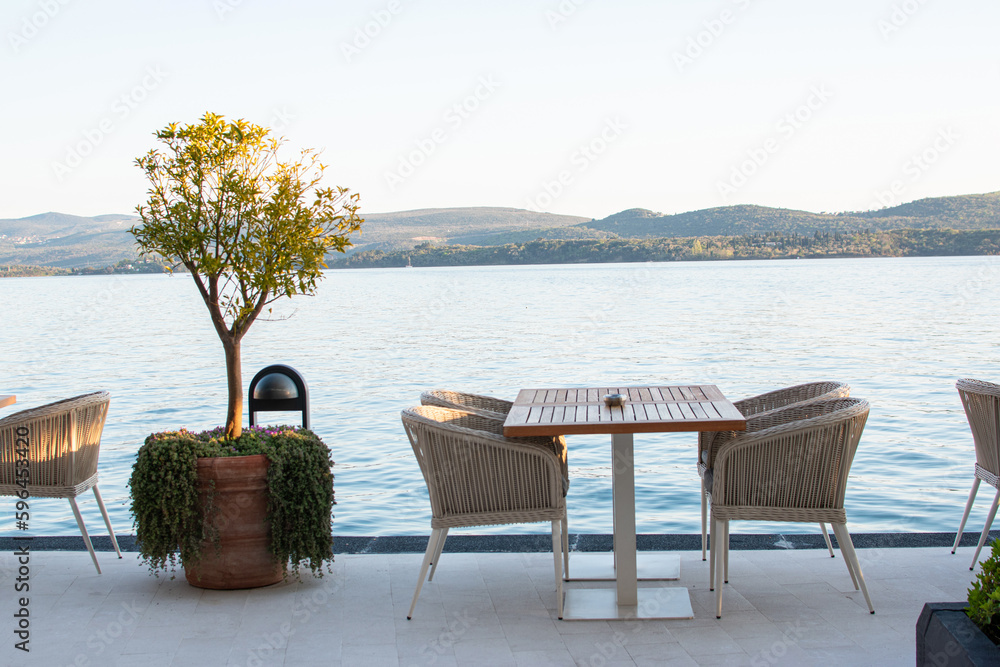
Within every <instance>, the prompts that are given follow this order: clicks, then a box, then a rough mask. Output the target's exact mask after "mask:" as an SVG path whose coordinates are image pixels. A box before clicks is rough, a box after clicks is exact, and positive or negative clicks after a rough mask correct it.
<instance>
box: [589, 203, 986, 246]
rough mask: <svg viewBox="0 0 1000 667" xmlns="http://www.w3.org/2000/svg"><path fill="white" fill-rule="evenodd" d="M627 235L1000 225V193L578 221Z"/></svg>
mask: <svg viewBox="0 0 1000 667" xmlns="http://www.w3.org/2000/svg"><path fill="white" fill-rule="evenodd" d="M578 226H579V227H584V228H587V229H596V230H600V231H604V232H611V233H614V234H616V235H618V236H620V237H622V238H679V237H688V236H742V235H747V234H761V233H766V232H781V233H785V234H790V233H796V234H813V233H815V232H817V231H818V232H850V231H857V230H863V229H871V230H872V231H887V230H891V229H956V230H974V229H998V228H1000V192H992V193H988V194H982V195H960V196H957V197H934V198H929V199H920V200H917V201H914V202H910V203H908V204H901V205H900V206H894V207H891V208H884V209H880V210H877V211H860V212H850V213H834V214H831V213H810V212H808V211H797V210H793V209H786V208H770V207H767V206H751V205H739V206H722V207H719V208H707V209H702V210H700V211H690V212H688V213H677V214H675V215H661V214H659V213H654V212H653V211H649V210H647V209H642V208H633V209H628V210H627V211H622V212H621V213H615V214H614V215H609V216H608V217H606V218H604V219H603V220H596V221H593V222H585V223H581V224H580V225H578Z"/></svg>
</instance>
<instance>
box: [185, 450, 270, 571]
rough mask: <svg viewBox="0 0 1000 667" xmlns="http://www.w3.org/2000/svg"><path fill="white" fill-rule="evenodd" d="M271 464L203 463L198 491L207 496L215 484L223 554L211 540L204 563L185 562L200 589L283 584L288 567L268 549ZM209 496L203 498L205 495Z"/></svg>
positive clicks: (238, 459) (244, 460)
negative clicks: (269, 475) (274, 558)
mask: <svg viewBox="0 0 1000 667" xmlns="http://www.w3.org/2000/svg"><path fill="white" fill-rule="evenodd" d="M269 466H270V461H268V459H267V457H266V456H264V455H262V454H258V455H254V456H228V457H210V458H200V459H198V491H199V493H201V494H207V493H208V490H209V488H211V483H212V482H213V481H214V482H215V496H214V503H215V507H216V508H217V510H218V511H217V512H216V513H215V515H214V518H213V519H212V520H213V521H214V525H215V526H216V528H217V529H218V531H219V547H220V551H219V552H218V553H216V550H215V546H214V545H213V544H212V543H211V542H207V541H206V542H205V543H204V544H202V547H201V554H202V555H201V561H200V562H199V563H198V564H197V565H196V566H194V567H192V566H189V565H188V564H187V563H185V564H184V576H185V578H186V579H187V581H188V583H189V584H191V585H192V586H197V587H199V588H214V589H236V588H257V587H259V586H269V585H271V584H276V583H278V582H279V581H281V580H282V578H283V577H284V574H285V563H277V564H276V563H275V562H274V560H273V558H272V556H271V552H270V550H269V549H268V546H269V543H270V526H269V525H268V523H267V520H266V517H267V469H268V467H269ZM203 497H204V496H203Z"/></svg>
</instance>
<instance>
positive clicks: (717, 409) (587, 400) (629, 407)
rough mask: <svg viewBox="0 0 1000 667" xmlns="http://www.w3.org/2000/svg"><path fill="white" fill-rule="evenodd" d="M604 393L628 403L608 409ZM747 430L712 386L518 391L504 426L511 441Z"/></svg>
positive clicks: (726, 400) (743, 420)
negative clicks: (535, 437)
mask: <svg viewBox="0 0 1000 667" xmlns="http://www.w3.org/2000/svg"><path fill="white" fill-rule="evenodd" d="M607 394H625V395H626V396H628V401H627V402H626V403H625V405H624V406H621V407H613V408H609V407H608V406H606V405H605V404H604V396H605V395H607ZM745 429H746V419H745V418H744V417H743V415H742V414H740V412H739V410H737V409H736V408H735V407H734V406H733V404H732V403H730V402H729V400H728V399H726V397H725V396H723V395H722V392H720V391H719V389H718V387H716V386H715V385H714V384H700V385H671V386H657V387H593V388H586V389H522V390H521V391H520V392H519V393H518V395H517V400H515V401H514V406H513V407H512V408H511V410H510V412H509V413H508V415H507V420H506V421H505V422H504V425H503V433H504V435H506V436H509V437H517V436H531V435H572V434H580V433H653V432H662V431H742V430H745Z"/></svg>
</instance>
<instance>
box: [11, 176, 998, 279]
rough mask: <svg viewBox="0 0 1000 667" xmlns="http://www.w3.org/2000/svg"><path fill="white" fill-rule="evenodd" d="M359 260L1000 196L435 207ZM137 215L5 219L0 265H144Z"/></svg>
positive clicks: (948, 221)
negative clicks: (800, 205) (858, 204)
mask: <svg viewBox="0 0 1000 667" xmlns="http://www.w3.org/2000/svg"><path fill="white" fill-rule="evenodd" d="M361 213H362V215H363V217H364V218H365V224H364V226H363V228H362V229H363V231H362V233H360V234H357V235H355V236H354V237H353V238H352V241H353V242H354V243H355V247H354V248H352V250H351V252H352V253H354V252H360V251H365V250H373V251H380V252H394V251H399V250H407V249H411V248H414V247H416V246H418V245H422V244H426V243H431V244H433V245H466V246H500V245H504V244H511V243H514V244H518V243H521V244H523V243H529V242H532V241H535V240H539V239H542V240H549V241H588V240H594V241H601V240H609V239H619V238H620V239H630V238H632V239H649V238H684V237H695V236H697V237H706V236H749V235H755V234H764V233H768V232H770V233H781V234H800V235H813V234H815V233H817V232H818V233H820V234H825V233H836V232H839V233H851V232H856V231H864V230H870V231H873V232H878V231H888V230H897V229H914V230H937V229H954V230H960V231H961V230H982V229H1000V192H992V193H987V194H975V195H962V196H957V197H933V198H928V199H920V200H917V201H913V202H910V203H907V204H901V205H900V206H894V207H892V208H885V209H881V210H878V211H854V212H845V213H810V212H809V211H797V210H792V209H783V208H770V207H767V206H752V205H740V206H722V207H718V208H708V209H702V210H700V211H690V212H687V213H678V214H675V215H662V214H660V213H656V212H654V211H650V210H648V209H642V208H633V209H628V210H625V211H621V212H620V213H615V214H614V215H609V216H608V217H606V218H604V219H603V220H592V219H590V220H588V219H587V218H583V217H579V216H570V215H556V214H552V213H538V212H535V211H526V210H523V209H516V208H503V207H489V206H480V207H467V208H434V209H420V210H414V211H399V212H396V213H365V212H364V211H362V212H361ZM138 222H139V219H138V218H137V217H135V216H131V215H99V216H95V217H92V218H87V217H82V216H76V215H66V214H64V213H42V214H40V215H33V216H30V217H27V218H18V219H16V220H0V266H9V265H37V266H50V267H61V268H83V267H87V266H92V267H104V266H110V265H112V264H116V263H117V262H119V261H121V260H123V259H124V260H133V259H135V258H136V257H137V251H136V248H135V242H134V240H133V238H132V235H131V234H129V233H128V229H129V228H130V227H131V226H132V225H134V224H137V223H138Z"/></svg>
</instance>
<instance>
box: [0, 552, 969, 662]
mask: <svg viewBox="0 0 1000 667" xmlns="http://www.w3.org/2000/svg"><path fill="white" fill-rule="evenodd" d="M734 537H735V536H734ZM971 537H972V536H971V535H970V534H967V535H966V538H967V539H968V538H971ZM105 539H106V538H105ZM858 553H859V556H860V558H861V564H862V569H863V571H864V574H865V577H866V579H867V581H868V586H869V588H870V591H871V595H872V598H873V601H874V604H875V609H876V614H875V615H870V614H869V613H868V610H867V608H866V607H865V602H864V599H863V597H862V596H861V594H860V592H857V591H855V590H854V588H853V586H852V585H851V580H850V577H849V576H848V573H847V569H846V567H845V566H844V561H843V559H842V558H840V556H839V552H838V556H837V558H836V559H831V558H830V557H829V555H828V554H827V553H826V552H825V551H824V550H822V549H796V550H746V551H735V550H734V551H732V552H731V564H730V583H729V584H728V585H727V587H726V590H725V596H724V601H723V604H724V608H723V618H722V619H721V620H716V618H715V614H714V613H713V611H712V605H713V600H714V597H713V596H714V593H711V592H709V591H708V587H707V579H708V563H705V562H702V560H701V556H700V552H697V551H684V552H680V555H681V562H682V572H681V579H680V580H679V581H677V582H672V583H670V584H669V585H673V586H684V587H686V588H688V589H689V590H690V592H691V601H692V606H693V608H694V612H695V617H694V619H692V620H681V621H621V622H617V621H616V622H605V621H592V622H567V621H559V620H557V619H556V612H555V607H556V598H555V590H554V584H553V574H552V557H551V555H550V554H548V555H547V554H544V553H509V552H508V553H445V555H444V557H443V558H442V560H441V565H440V568H439V569H438V572H437V574H436V575H435V578H434V581H433V582H430V583H428V584H426V585H425V586H424V589H423V593H422V595H421V598H420V602H419V603H418V605H417V609H416V612H415V615H414V618H413V620H412V621H407V620H406V611H407V609H408V607H409V604H410V598H411V596H412V595H413V589H414V584H415V583H416V577H417V572H418V569H419V566H420V561H421V558H422V556H421V555H420V554H416V553H400V554H386V553H374V554H371V553H370V554H342V555H338V556H337V558H336V563H335V564H334V565H333V573H332V574H328V575H326V576H325V577H324V578H323V579H313V578H306V579H303V581H302V582H298V583H297V582H287V583H281V584H277V585H275V586H271V587H268V588H262V589H255V590H246V591H209V590H201V589H198V588H193V587H191V586H189V585H188V584H187V583H186V582H185V581H184V579H183V576H179V577H178V578H176V579H173V580H171V579H170V578H169V577H164V576H161V577H159V578H156V577H152V576H150V575H149V574H148V571H147V570H146V569H145V568H144V567H142V566H141V565H140V563H139V562H138V558H137V555H136V554H135V553H125V557H124V559H122V560H118V559H117V558H115V555H114V553H109V552H99V553H98V556H99V559H100V562H101V566H102V568H103V570H104V573H103V574H102V575H98V574H97V573H96V571H95V570H94V567H93V565H92V564H91V561H90V558H89V557H88V555H87V554H86V553H85V552H80V551H33V552H32V554H31V556H30V565H29V568H30V587H31V589H30V594H28V595H27V597H29V613H30V619H31V625H30V633H31V634H30V644H29V646H30V648H31V652H30V653H29V654H25V653H23V652H21V651H18V650H16V649H14V647H13V645H14V643H15V641H17V639H16V637H15V635H14V634H13V633H12V631H13V630H14V629H15V628H14V623H15V619H14V617H13V613H14V612H15V611H16V608H15V602H14V598H15V597H16V596H15V595H14V594H13V593H14V586H15V584H16V581H15V579H16V578H17V577H18V576H19V575H18V573H17V565H16V563H15V561H14V558H13V556H12V555H11V554H10V551H8V550H6V549H5V553H0V590H2V591H3V594H2V595H0V600H2V603H0V606H2V612H0V618H2V619H5V620H3V621H0V637H3V638H4V639H3V645H2V647H0V664H3V665H46V666H48V665H53V666H55V665H59V666H62V665H81V666H84V665H121V666H125V665H136V666H139V665H141V666H143V667H156V666H164V667H166V666H167V665H184V666H190V665H246V666H264V665H296V666H299V665H301V666H303V667H310V666H313V665H317V666H318V665H365V666H368V665H594V666H604V665H632V664H637V665H753V666H764V665H913V664H914V659H915V643H914V626H915V624H916V620H917V616H918V615H919V612H920V610H921V607H922V605H923V604H924V603H925V602H931V601H955V600H962V599H964V598H965V596H966V589H967V588H968V586H969V584H970V582H971V580H972V578H973V576H974V575H973V573H971V572H970V571H969V561H970V560H971V558H972V547H963V548H961V549H960V550H959V552H958V554H957V555H954V556H953V555H951V553H950V549H949V548H948V547H944V546H934V547H923V548H861V549H859V550H858ZM571 568H572V561H571ZM566 585H567V586H574V585H577V584H572V583H571V584H566ZM640 585H643V584H640Z"/></svg>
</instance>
